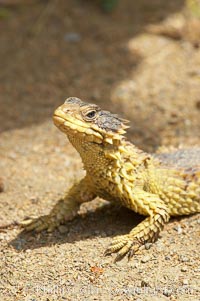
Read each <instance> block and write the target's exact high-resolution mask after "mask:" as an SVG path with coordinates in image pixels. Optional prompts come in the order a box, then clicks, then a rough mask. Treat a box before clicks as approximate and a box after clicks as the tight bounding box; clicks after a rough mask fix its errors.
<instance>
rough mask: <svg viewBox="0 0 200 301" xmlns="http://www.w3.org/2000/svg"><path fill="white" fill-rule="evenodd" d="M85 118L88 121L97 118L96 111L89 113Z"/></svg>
mask: <svg viewBox="0 0 200 301" xmlns="http://www.w3.org/2000/svg"><path fill="white" fill-rule="evenodd" d="M85 116H86V117H87V118H88V119H93V118H94V117H96V111H95V110H92V111H89V112H88V113H87V114H86V115H85Z"/></svg>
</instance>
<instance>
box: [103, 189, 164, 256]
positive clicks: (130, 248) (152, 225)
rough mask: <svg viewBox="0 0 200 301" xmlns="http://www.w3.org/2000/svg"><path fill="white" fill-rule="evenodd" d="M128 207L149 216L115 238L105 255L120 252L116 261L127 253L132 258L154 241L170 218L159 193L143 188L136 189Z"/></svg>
mask: <svg viewBox="0 0 200 301" xmlns="http://www.w3.org/2000/svg"><path fill="white" fill-rule="evenodd" d="M128 207H129V208H130V209H132V210H134V211H135V212H138V213H140V214H143V215H148V217H147V218H146V219H145V220H144V221H142V222H141V223H140V224H139V225H138V226H136V227H135V228H133V230H131V231H130V233H128V234H125V235H120V236H117V237H115V238H114V239H113V241H112V243H111V245H110V246H109V247H108V248H107V250H106V252H105V255H107V254H111V253H113V252H118V254H117V257H116V259H115V260H116V261H117V260H120V259H121V258H122V257H123V256H124V255H125V254H127V253H128V257H129V258H131V257H132V256H133V254H134V253H135V252H136V251H137V250H138V249H139V248H140V247H141V246H142V245H144V244H145V243H146V242H154V241H155V240H156V239H157V237H158V234H159V232H160V231H161V230H162V228H163V226H164V224H165V223H166V222H167V221H168V220H169V218H170V216H169V213H168V210H167V207H166V205H165V204H164V202H163V201H162V200H161V199H160V198H159V197H158V196H157V195H154V194H151V193H148V192H146V191H143V190H136V191H135V190H134V195H133V197H131V198H130V200H129V202H128Z"/></svg>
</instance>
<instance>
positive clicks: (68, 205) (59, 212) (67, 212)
mask: <svg viewBox="0 0 200 301" xmlns="http://www.w3.org/2000/svg"><path fill="white" fill-rule="evenodd" d="M95 197H96V195H95V193H94V192H93V191H92V188H91V185H90V182H89V179H88V178H87V176H86V177H85V178H84V179H82V180H81V181H80V182H79V183H78V184H74V185H73V186H72V188H71V189H70V190H69V191H68V193H67V194H66V196H65V197H64V198H62V199H60V200H59V201H58V202H57V203H56V205H55V206H54V207H53V209H52V210H51V212H50V213H49V214H48V215H43V216H41V217H38V218H33V219H28V220H25V221H23V222H21V225H22V227H23V228H24V229H25V231H32V230H34V231H36V232H40V231H42V230H45V229H47V231H48V232H51V231H53V230H54V229H55V228H56V227H58V226H59V225H60V224H63V223H64V222H66V221H69V220H72V219H73V218H74V217H75V216H76V215H77V213H78V210H79V208H80V205H81V204H82V203H84V202H88V201H92V200H93V199H94V198H95Z"/></svg>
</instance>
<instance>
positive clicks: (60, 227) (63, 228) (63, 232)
mask: <svg viewBox="0 0 200 301" xmlns="http://www.w3.org/2000/svg"><path fill="white" fill-rule="evenodd" d="M58 231H59V232H60V233H61V234H65V233H68V232H69V228H68V227H66V226H63V225H61V226H59V227H58Z"/></svg>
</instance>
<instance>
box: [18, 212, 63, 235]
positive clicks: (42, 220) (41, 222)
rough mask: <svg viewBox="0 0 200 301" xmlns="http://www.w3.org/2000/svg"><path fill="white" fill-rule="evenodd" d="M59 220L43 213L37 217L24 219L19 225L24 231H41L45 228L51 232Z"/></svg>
mask: <svg viewBox="0 0 200 301" xmlns="http://www.w3.org/2000/svg"><path fill="white" fill-rule="evenodd" d="M59 224H60V223H59V221H58V220H56V219H55V217H53V216H51V215H43V216H40V217H38V218H30V219H27V220H24V221H22V222H21V223H20V226H21V227H22V228H24V230H25V231H26V232H29V231H35V232H41V231H43V230H47V231H48V232H52V231H53V230H54V229H55V228H56V227H57V226H59Z"/></svg>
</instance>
